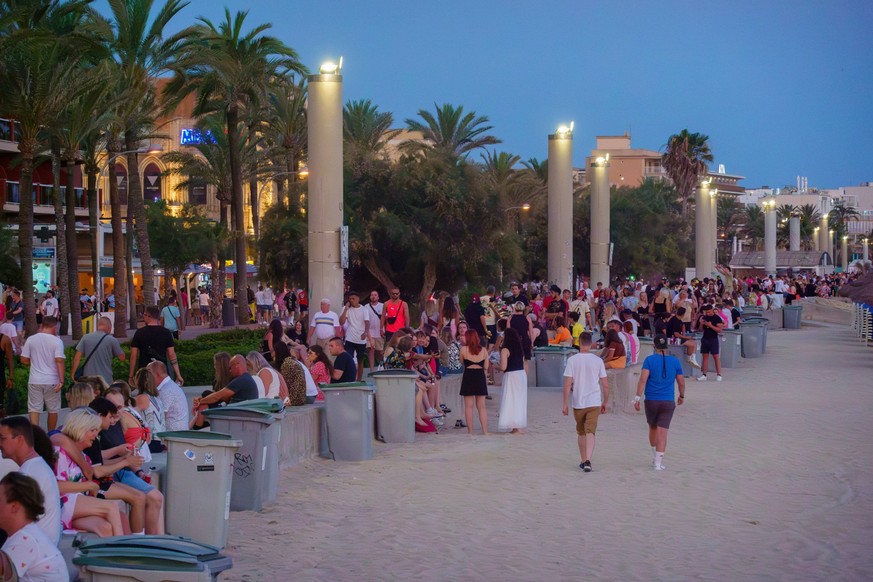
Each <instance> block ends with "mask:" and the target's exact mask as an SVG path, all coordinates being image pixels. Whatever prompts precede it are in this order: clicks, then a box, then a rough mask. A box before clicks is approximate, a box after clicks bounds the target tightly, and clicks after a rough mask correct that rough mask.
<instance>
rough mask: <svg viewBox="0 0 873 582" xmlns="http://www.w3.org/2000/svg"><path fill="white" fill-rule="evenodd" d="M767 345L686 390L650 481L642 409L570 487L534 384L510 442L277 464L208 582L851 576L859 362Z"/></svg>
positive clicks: (857, 495) (572, 464) (868, 422)
mask: <svg viewBox="0 0 873 582" xmlns="http://www.w3.org/2000/svg"><path fill="white" fill-rule="evenodd" d="M767 348H768V351H767V354H766V355H765V356H764V357H763V358H760V359H755V360H742V361H741V367H740V368H735V369H732V370H725V371H724V377H725V379H724V381H723V382H721V383H716V382H714V381H710V382H707V383H700V382H695V381H693V380H691V381H689V382H688V384H687V387H688V389H687V400H686V404H685V405H684V406H681V407H678V408H677V412H676V414H675V416H674V418H673V424H672V427H671V429H670V434H669V440H668V446H667V454H666V456H665V459H664V464H665V465H666V466H667V467H668V469H667V470H666V471H663V472H655V471H652V470H651V469H650V463H651V452H650V448H649V445H648V442H647V436H646V434H647V433H646V425H645V420H644V417H643V416H642V414H639V415H624V414H618V415H611V414H608V415H604V416H601V418H600V423H599V426H598V432H597V448H596V451H595V453H594V458H593V466H594V472H592V473H589V474H583V473H582V472H581V471H580V470H579V468H578V464H579V455H578V450H577V447H576V436H575V433H574V425H573V421H572V416H571V417H564V416H562V415H561V392H560V391H558V390H543V389H534V390H531V391H530V392H529V405H528V406H529V413H528V419H529V423H530V426H529V430H528V433H527V434H525V435H522V436H514V435H507V434H497V435H493V436H490V437H483V436H480V435H477V436H474V437H468V436H467V435H466V431H464V430H454V429H452V428H447V429H444V430H443V431H442V433H441V434H439V435H417V437H418V438H417V440H416V442H415V443H414V444H410V445H386V444H382V443H377V444H376V445H375V451H376V452H375V457H374V459H373V460H371V461H367V462H362V463H340V462H334V461H328V460H312V461H308V462H306V463H304V464H303V465H301V466H298V467H295V468H293V469H289V470H285V471H284V472H283V473H282V476H281V484H280V493H279V499H278V502H277V503H276V504H274V505H272V506H270V507H268V508H266V509H265V510H264V511H262V512H260V513H255V512H235V513H232V514H231V518H230V540H229V544H228V548H227V553H228V554H230V555H231V556H232V557H233V559H234V568H233V570H231V571H229V572H228V573H227V575H226V576H224V577H222V579H224V580H269V579H271V578H275V577H277V576H280V577H281V578H283V579H293V580H519V581H520V580H547V581H552V580H556V581H557V580H579V579H582V578H586V577H587V578H590V577H594V578H599V579H622V580H642V579H670V580H676V579H698V580H700V579H706V580H712V579H721V580H762V579H766V580H813V579H825V578H828V579H847V580H850V579H869V578H871V577H873V551H871V548H873V463H871V458H870V453H871V443H873V418H871V416H873V415H871V411H873V398H871V395H873V349H870V348H864V347H862V346H861V345H860V344H859V343H858V342H856V341H854V339H853V338H852V336H851V335H850V333H849V332H848V331H847V330H846V328H845V327H842V326H835V325H829V324H813V325H810V326H806V327H805V328H804V329H803V330H802V331H798V332H790V331H780V332H771V333H770V335H769V339H768V346H767ZM498 406H499V397H498V395H497V394H495V398H494V400H493V401H489V403H488V409H489V423H490V424H491V425H492V426H493V428H494V429H496V425H497V418H496V414H497V410H498ZM459 414H461V415H462V414H463V412H462V411H459V410H455V411H453V414H452V415H451V416H450V418H449V420H450V422H447V423H446V424H447V426H448V425H450V424H451V425H453V424H454V419H456V418H459V417H460V416H459ZM477 432H478V425H477Z"/></svg>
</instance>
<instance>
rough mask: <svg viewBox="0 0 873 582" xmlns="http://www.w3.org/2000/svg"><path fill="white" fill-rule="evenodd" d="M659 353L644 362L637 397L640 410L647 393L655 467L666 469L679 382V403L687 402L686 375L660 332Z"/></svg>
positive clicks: (661, 469) (656, 351) (647, 412)
mask: <svg viewBox="0 0 873 582" xmlns="http://www.w3.org/2000/svg"><path fill="white" fill-rule="evenodd" d="M653 343H654V345H655V353H654V354H652V355H651V356H649V357H647V358H646V360H645V361H644V362H643V369H642V371H641V372H640V381H639V383H638V384H637V395H636V396H635V397H634V409H635V410H637V411H639V409H640V397H641V396H642V394H643V390H644V389H645V393H646V422H647V423H648V425H649V445H651V447H652V453H653V454H654V458H653V459H652V468H653V469H655V470H656V471H663V470H664V469H666V467H665V466H664V464H663V460H664V451H665V450H666V449H667V430H668V429H669V428H670V421H671V420H672V418H673V411H674V410H676V402H674V400H673V398H674V396H675V394H676V393H675V387H674V386H675V384H678V385H679V405H680V406H681V405H682V404H683V403H684V402H685V376H683V374H682V363H681V362H680V361H679V359H678V358H676V357H674V356H668V355H667V337H666V336H664V335H661V334H659V335H656V336H655V338H654V342H653Z"/></svg>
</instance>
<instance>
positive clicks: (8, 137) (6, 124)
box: [0, 119, 12, 141]
mask: <svg viewBox="0 0 873 582" xmlns="http://www.w3.org/2000/svg"><path fill="white" fill-rule="evenodd" d="M0 140H3V141H12V122H11V121H9V120H8V119H0Z"/></svg>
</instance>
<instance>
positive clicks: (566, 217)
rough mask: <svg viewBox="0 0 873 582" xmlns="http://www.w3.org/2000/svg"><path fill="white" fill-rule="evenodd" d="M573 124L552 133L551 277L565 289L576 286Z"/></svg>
mask: <svg viewBox="0 0 873 582" xmlns="http://www.w3.org/2000/svg"><path fill="white" fill-rule="evenodd" d="M573 125H574V124H573V123H571V124H570V126H569V127H567V126H561V127H559V128H558V130H557V131H556V132H555V133H554V134H552V135H550V136H549V184H548V218H549V223H548V224H549V250H548V267H549V281H551V282H553V283H554V284H555V285H557V286H558V287H560V288H561V289H572V288H573ZM607 220H608V217H607ZM607 228H608V223H607Z"/></svg>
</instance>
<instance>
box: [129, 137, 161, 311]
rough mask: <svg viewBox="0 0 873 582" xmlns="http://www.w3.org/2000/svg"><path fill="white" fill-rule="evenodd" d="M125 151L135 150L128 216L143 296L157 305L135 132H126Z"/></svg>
mask: <svg viewBox="0 0 873 582" xmlns="http://www.w3.org/2000/svg"><path fill="white" fill-rule="evenodd" d="M124 138H125V143H124V146H125V149H127V150H133V151H131V153H129V154H127V180H128V183H127V215H128V220H130V219H131V218H132V219H133V227H134V231H135V232H136V242H137V244H138V245H139V262H140V265H141V267H140V268H141V270H142V295H143V298H144V300H145V304H146V305H155V304H156V301H155V268H154V265H153V264H152V251H151V246H150V245H149V233H148V223H147V221H146V214H145V202H144V200H143V196H142V184H141V182H140V180H139V155H138V154H137V152H136V149H137V147H139V140H138V139H136V137H135V136H134V134H133V132H130V131H128V132H125V134H124Z"/></svg>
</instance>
